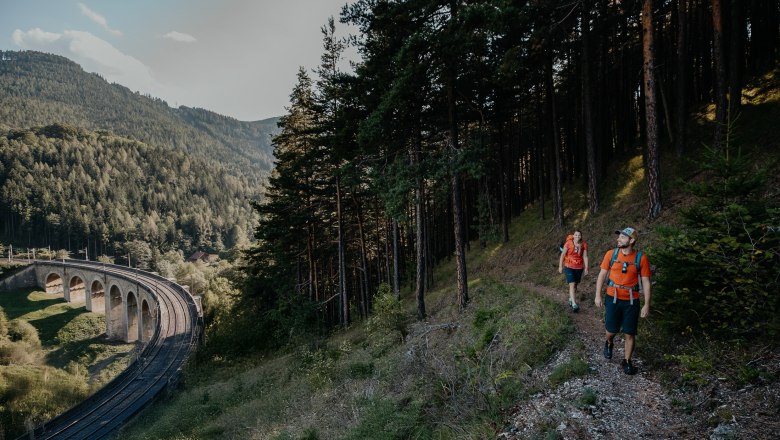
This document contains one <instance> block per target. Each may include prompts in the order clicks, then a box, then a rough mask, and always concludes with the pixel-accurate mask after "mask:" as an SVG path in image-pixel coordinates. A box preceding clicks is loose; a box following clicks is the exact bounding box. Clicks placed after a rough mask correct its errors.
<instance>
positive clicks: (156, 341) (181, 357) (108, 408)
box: [19, 261, 202, 440]
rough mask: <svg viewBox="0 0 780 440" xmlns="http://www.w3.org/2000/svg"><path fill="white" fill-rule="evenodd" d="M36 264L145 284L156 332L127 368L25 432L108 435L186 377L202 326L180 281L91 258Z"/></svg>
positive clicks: (31, 435)
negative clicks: (102, 273)
mask: <svg viewBox="0 0 780 440" xmlns="http://www.w3.org/2000/svg"><path fill="white" fill-rule="evenodd" d="M35 264H42V265H46V264H52V265H55V266H58V267H62V265H63V264H65V265H67V266H68V267H73V268H77V267H78V268H84V269H89V270H93V271H94V270H98V271H103V270H104V271H106V273H107V274H110V275H111V276H114V277H117V278H122V279H125V280H127V281H130V282H133V283H137V284H138V285H139V286H143V287H145V288H146V289H147V290H148V291H150V292H152V294H153V295H154V296H155V298H156V300H157V304H158V306H157V319H156V321H157V326H156V328H155V331H154V335H153V336H152V338H151V339H150V340H149V342H148V343H147V344H146V345H145V347H144V348H143V350H142V351H141V353H140V354H139V355H138V357H137V358H136V359H135V360H134V361H133V362H132V363H131V364H130V365H129V366H128V367H127V369H125V371H123V372H122V373H120V375H119V376H117V377H116V378H114V380H112V381H111V382H109V383H108V384H106V386H104V387H103V388H101V389H100V390H98V391H97V392H95V393H94V394H92V395H91V396H90V397H88V398H87V399H86V400H84V401H83V402H81V403H79V404H77V405H75V406H74V407H72V408H70V409H69V410H67V411H65V412H64V413H62V414H60V415H59V416H57V417H55V418H53V419H51V420H49V421H47V422H46V423H44V424H43V425H41V426H39V427H37V428H35V429H34V430H33V431H32V432H29V433H27V434H25V435H24V436H22V437H19V439H24V438H36V439H90V440H91V439H102V438H108V437H110V436H111V435H112V434H114V433H116V431H117V430H118V429H119V428H120V427H121V426H122V425H124V424H125V423H126V422H127V421H129V420H130V419H131V418H132V417H133V416H135V415H136V414H138V412H139V411H141V409H143V408H144V407H146V406H147V405H149V404H150V403H151V402H152V401H154V399H155V398H156V397H158V396H160V395H161V394H162V393H163V392H164V391H165V390H167V389H170V388H171V387H172V386H173V385H174V384H175V383H176V382H177V381H178V380H179V378H180V377H181V373H182V367H183V366H184V363H185V362H186V360H187V358H188V357H189V355H190V354H191V353H192V351H193V350H194V349H195V346H196V344H197V341H198V337H199V335H200V331H201V327H202V324H201V322H200V319H199V317H198V310H197V306H196V304H195V301H194V300H193V298H192V296H191V295H190V294H189V293H188V292H187V291H185V290H184V289H183V288H182V287H181V286H179V285H178V284H175V283H173V282H171V281H169V280H167V279H165V278H162V277H160V276H158V275H155V274H152V273H149V272H144V271H138V270H135V269H131V268H127V267H123V266H116V265H108V264H102V263H97V262H89V261H68V262H66V263H62V262H57V263H54V262H51V263H50V262H48V261H44V262H40V261H39V262H36V263H35Z"/></svg>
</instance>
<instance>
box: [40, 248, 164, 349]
mask: <svg viewBox="0 0 780 440" xmlns="http://www.w3.org/2000/svg"><path fill="white" fill-rule="evenodd" d="M34 270H35V278H36V283H37V285H38V286H39V287H41V288H43V289H45V290H46V292H47V293H51V294H54V295H57V296H60V295H61V296H62V297H63V298H64V299H65V301H67V302H70V303H79V302H84V303H85V307H86V309H87V310H89V311H90V312H95V313H100V314H102V315H104V316H105V322H106V336H107V337H108V338H109V339H113V340H118V341H124V342H136V341H140V342H148V341H149V340H151V338H152V335H153V334H154V329H155V328H156V327H157V322H156V320H157V309H158V303H157V298H156V295H155V293H154V292H153V288H152V287H150V286H149V285H147V284H146V283H140V282H138V280H137V279H136V280H134V279H133V278H132V275H133V274H132V273H130V274H129V275H130V276H128V275H122V276H119V275H118V274H114V273H109V272H106V271H105V270H102V268H101V266H95V267H94V268H93V267H89V266H87V267H73V266H72V265H69V264H65V263H62V262H36V264H35V265H34Z"/></svg>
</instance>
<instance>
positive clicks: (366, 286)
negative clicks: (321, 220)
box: [352, 192, 372, 316]
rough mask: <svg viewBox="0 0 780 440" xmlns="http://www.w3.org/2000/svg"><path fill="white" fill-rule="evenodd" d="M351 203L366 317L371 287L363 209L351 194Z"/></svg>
mask: <svg viewBox="0 0 780 440" xmlns="http://www.w3.org/2000/svg"><path fill="white" fill-rule="evenodd" d="M352 201H353V202H354V203H355V210H356V211H357V220H358V234H359V235H360V284H361V286H362V289H363V293H364V295H365V296H364V298H363V303H364V313H365V315H366V316H368V313H369V312H370V311H371V309H372V306H371V294H370V292H371V285H370V283H369V276H368V275H369V273H368V272H369V271H368V257H367V252H368V251H367V247H366V233H365V226H364V220H363V208H362V207H361V205H360V202H359V201H358V198H357V196H356V195H355V194H354V192H353V194H352Z"/></svg>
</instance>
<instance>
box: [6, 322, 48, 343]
mask: <svg viewBox="0 0 780 440" xmlns="http://www.w3.org/2000/svg"><path fill="white" fill-rule="evenodd" d="M8 337H9V338H10V339H11V340H12V341H24V342H26V343H28V344H30V345H32V346H34V347H40V346H41V338H40V337H38V330H37V329H36V328H35V327H34V326H33V325H32V324H30V323H29V322H27V321H25V320H24V319H14V320H12V321H11V322H10V323H9V325H8Z"/></svg>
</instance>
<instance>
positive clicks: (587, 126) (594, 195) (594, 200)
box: [582, 6, 599, 214]
mask: <svg viewBox="0 0 780 440" xmlns="http://www.w3.org/2000/svg"><path fill="white" fill-rule="evenodd" d="M582 15H583V16H582V119H583V121H582V123H583V125H584V131H585V155H586V161H587V168H588V207H589V208H590V212H591V214H597V213H598V212H599V188H598V174H597V172H596V152H595V146H594V142H593V116H592V115H593V108H592V107H593V104H592V102H591V97H590V91H591V87H592V85H591V84H592V81H591V77H590V49H589V46H590V41H589V38H588V37H589V35H590V16H589V14H588V11H587V9H585V6H583V14H582Z"/></svg>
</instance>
